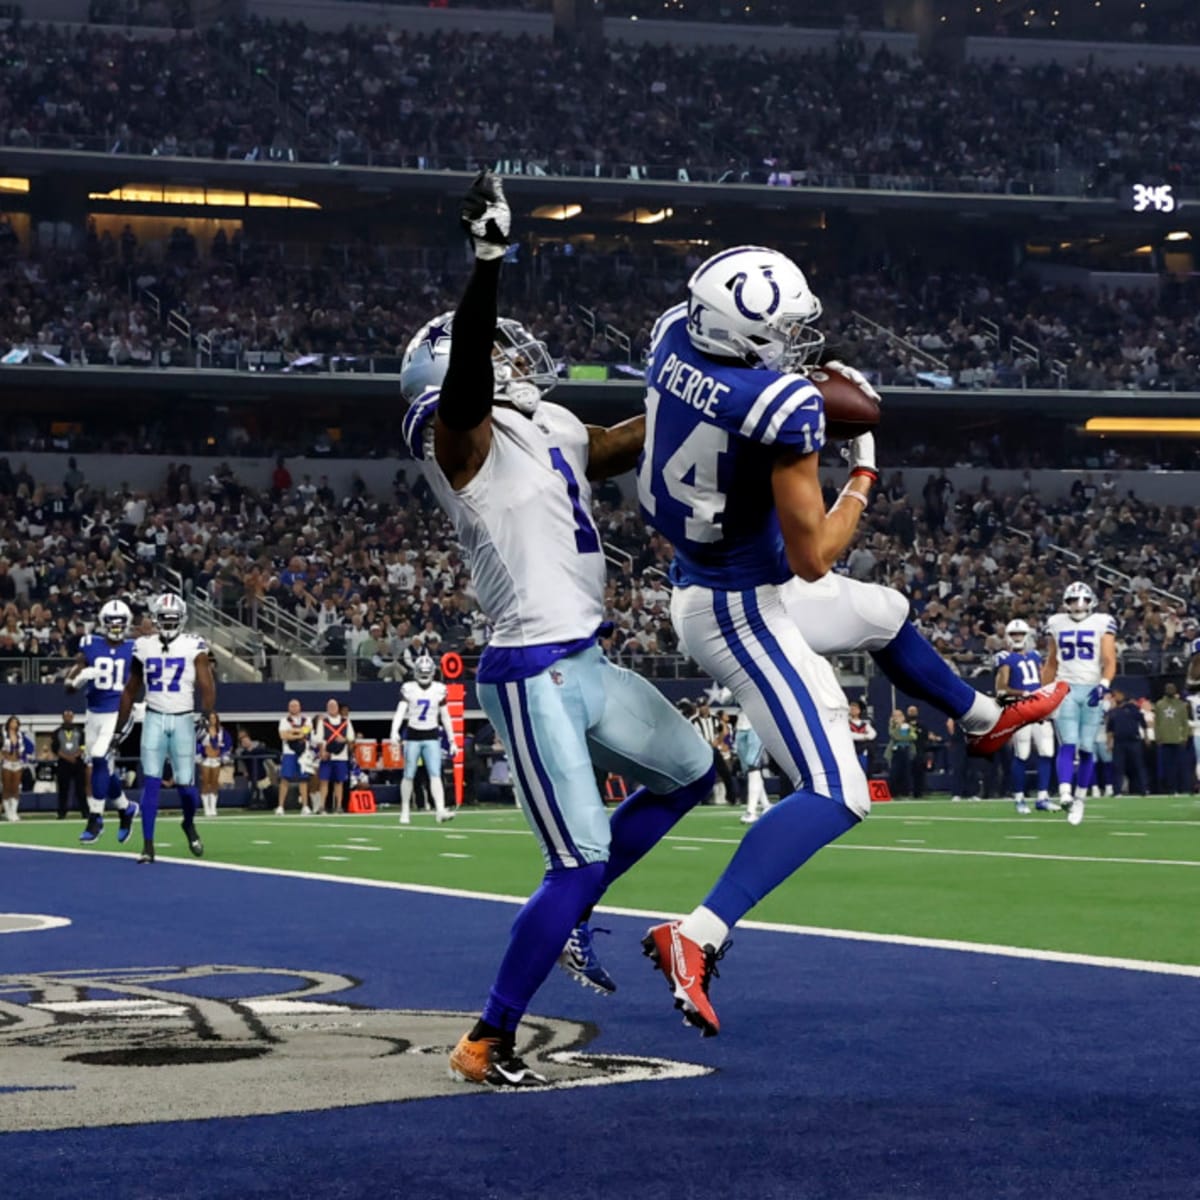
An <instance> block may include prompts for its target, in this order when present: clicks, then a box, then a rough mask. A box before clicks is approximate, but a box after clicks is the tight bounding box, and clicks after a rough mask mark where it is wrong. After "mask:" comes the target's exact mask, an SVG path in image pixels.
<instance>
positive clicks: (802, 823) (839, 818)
mask: <svg viewBox="0 0 1200 1200" xmlns="http://www.w3.org/2000/svg"><path fill="white" fill-rule="evenodd" d="M858 821H859V818H858V817H856V816H855V815H854V813H852V812H851V811H850V810H849V809H848V808H847V807H846V806H845V805H844V804H843V803H842V802H841V801H840V800H831V799H830V798H829V797H828V796H818V795H817V794H816V793H815V792H807V791H800V792H793V793H792V794H791V795H790V796H787V797H785V798H784V799H783V800H781V801H780V802H779V803H778V804H775V805H773V806H772V807H771V808H770V809H769V810H768V811H767V812H766V813H764V814H763V816H762V817H761V818H760V819H759V820H757V821H755V823H754V824H753V825H752V826H751V827H750V830H749V832H748V833H747V834H746V836H745V837H744V838H742V842H741V845H740V846H738V848H737V852H736V853H735V854H734V856H733V858H732V859H731V860H730V862H729V866H727V867H726V868H725V871H724V873H723V874H722V875H721V878H720V879H718V880H717V883H716V886H715V887H714V888H713V890H712V891H711V892H709V894H708V896H707V897H706V898H705V900H704V906H705V907H706V908H707V909H708V910H709V911H710V912H712V913H715V914H716V915H717V916H718V917H720V919H721V920H722V921H724V922H725V924H726V925H729V926H731V927H732V926H734V925H736V924H737V923H738V921H740V920H741V919H742V917H744V916H745V915H746V913H748V912H749V911H750V910H751V909H752V908H753V907H754V906H755V905H756V904H757V903H758V902H759V901H760V900H761V899H762V898H763V897H764V896H765V895H766V894H767V893H768V892H770V891H772V890H773V889H774V888H777V887H778V886H779V885H780V884H781V883H782V882H783V881H784V880H785V879H786V878H787V877H788V876H789V875H791V874H792V872H793V871H795V870H797V869H798V868H799V867H801V866H803V865H804V863H806V862H807V861H808V860H809V859H810V858H811V857H812V856H813V855H814V854H816V852H817V851H818V850H820V849H821V847H822V846H827V845H828V844H829V843H830V842H832V841H834V840H835V839H836V838H839V837H841V836H842V834H844V833H845V832H847V830H850V829H853V828H854V826H855V825H857V824H858ZM685 920H686V918H685ZM687 936H689V937H690V936H691V935H690V934H688V935H687ZM695 940H697V941H698V940H699V939H695ZM700 944H701V945H704V944H706V943H704V942H701V943H700ZM713 944H714V945H716V943H713Z"/></svg>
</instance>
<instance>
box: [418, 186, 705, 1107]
mask: <svg viewBox="0 0 1200 1200" xmlns="http://www.w3.org/2000/svg"><path fill="white" fill-rule="evenodd" d="M511 219H512V218H511V213H510V211H509V207H508V204H507V202H506V201H505V198H504V192H503V189H502V188H501V186H500V181H499V180H498V179H496V178H495V177H494V176H493V175H492V174H491V173H490V172H486V171H485V172H484V173H483V174H481V175H480V176H479V178H478V179H476V180H475V183H474V184H473V185H472V187H471V189H470V191H469V192H468V193H467V196H466V198H465V199H464V201H463V206H462V223H463V226H464V228H465V230H466V232H467V234H468V236H469V237H470V239H471V242H472V244H473V246H474V251H475V260H476V261H475V269H474V271H473V272H472V275H471V279H470V281H469V282H468V284H467V288H466V291H465V293H464V294H463V298H462V302H461V303H460V304H459V306H458V310H457V311H456V312H454V313H444V314H442V315H441V316H439V317H436V318H434V320H432V321H431V322H430V323H429V324H428V325H426V326H425V327H424V328H423V329H421V330H420V331H419V332H418V333H417V335H416V336H415V337H414V338H413V340H412V342H411V343H410V344H409V346H408V349H407V350H406V351H405V354H404V360H403V363H402V365H401V374H400V381H401V389H402V391H403V393H404V397H405V399H406V400H407V401H408V402H409V408H408V410H407V411H406V412H405V414H404V416H403V418H402V421H401V430H402V433H403V435H404V439H405V441H406V442H407V444H408V447H409V449H410V450H411V451H412V453H413V456H414V457H415V458H418V459H422V460H423V461H425V462H426V463H427V464H428V465H429V471H428V473H427V475H426V479H427V480H428V481H429V486H430V488H431V489H432V491H433V493H434V495H435V496H436V497H437V499H438V502H439V503H440V504H441V505H442V507H443V508H444V509H445V510H446V512H447V513H448V514H449V516H450V517H451V519H452V520H453V522H454V527H455V531H456V533H457V534H458V538H459V541H460V542H461V543H462V545H463V548H464V549H465V550H466V552H467V557H468V559H469V561H470V564H471V578H472V581H473V582H474V585H475V590H476V593H477V595H478V597H479V605H480V607H481V608H482V609H483V611H484V613H485V614H486V615H487V617H488V619H489V621H491V623H492V627H493V630H494V633H493V635H492V639H491V642H490V644H489V646H488V648H487V649H486V650H485V651H484V653H483V655H482V657H481V658H480V660H479V669H478V673H477V676H476V679H477V682H478V694H479V702H480V704H481V706H482V707H483V710H484V711H485V712H486V713H487V716H488V720H489V721H490V722H491V723H492V726H493V727H494V728H495V730H496V731H497V733H498V734H499V735H500V739H501V741H503V743H504V746H505V749H506V750H507V751H508V756H509V761H510V762H511V763H512V764H513V768H514V772H515V775H516V782H517V793H518V797H519V799H520V802H521V806H522V808H523V809H524V810H525V813H526V816H527V817H528V819H529V822H530V825H531V826H532V827H533V830H534V832H535V833H536V834H537V837H538V840H539V841H540V843H541V848H542V854H543V857H544V858H545V862H546V874H545V877H544V879H543V881H542V885H541V887H540V888H539V889H538V890H537V892H535V893H534V895H533V896H532V897H531V898H530V900H529V901H528V903H527V904H526V905H525V907H524V908H523V909H522V910H521V912H520V914H519V915H518V917H517V919H516V921H515V922H514V924H513V927H512V933H511V935H510V940H509V945H508V950H507V952H506V953H505V955H504V958H503V961H502V962H501V964H500V970H499V972H498V974H497V976H496V980H495V983H494V985H493V987H492V990H491V994H490V996H489V997H488V1001H487V1005H486V1006H485V1008H484V1010H483V1014H482V1016H481V1017H480V1020H479V1021H478V1022H477V1023H476V1025H475V1027H474V1028H473V1029H471V1030H470V1031H469V1032H468V1033H467V1034H465V1035H464V1036H463V1037H462V1039H461V1040H460V1041H459V1043H458V1045H457V1046H456V1047H455V1049H454V1052H453V1054H452V1055H451V1057H450V1067H451V1071H452V1072H453V1073H454V1074H455V1075H456V1076H458V1077H460V1078H462V1079H464V1080H467V1081H469V1082H473V1083H488V1084H492V1085H493V1086H498V1087H519V1086H528V1085H530V1084H539V1083H543V1082H545V1081H544V1080H543V1079H542V1078H541V1077H540V1076H539V1075H537V1074H536V1073H534V1072H533V1071H532V1070H530V1068H529V1067H527V1066H526V1065H525V1063H524V1062H522V1061H521V1059H520V1057H519V1054H518V1051H517V1046H516V1034H517V1026H518V1024H519V1023H520V1020H521V1017H522V1016H523V1014H524V1012H525V1009H526V1007H527V1006H528V1004H529V1002H530V1000H531V999H532V998H533V995H534V993H535V992H536V991H537V989H538V987H540V986H541V983H542V981H543V980H544V979H545V978H546V976H547V975H548V974H549V973H550V970H551V968H552V967H553V966H554V963H555V961H556V960H558V959H560V956H561V960H562V963H563V966H564V968H565V969H566V970H567V971H568V972H569V973H570V974H572V975H573V976H574V977H575V978H577V979H579V980H580V981H581V982H586V983H588V984H590V985H591V986H593V987H597V988H600V989H602V990H609V991H611V990H612V987H613V984H612V982H611V980H610V979H608V977H607V976H606V975H603V973H602V972H596V971H595V969H594V956H593V955H592V954H591V943H590V933H589V931H588V929H587V926H586V925H581V926H580V927H579V929H577V930H575V932H574V933H573V932H572V930H573V927H574V926H575V925H576V923H577V922H578V921H581V920H582V919H583V918H584V917H585V915H586V913H587V912H588V911H589V910H590V908H591V906H592V905H593V904H594V903H595V901H596V898H597V897H598V896H599V895H600V894H601V893H602V891H603V890H604V888H605V887H607V886H608V883H609V882H611V880H612V879H613V878H615V877H616V875H618V874H620V873H621V872H622V871H624V870H626V869H627V868H628V867H629V866H631V865H632V864H633V863H634V862H636V861H637V860H638V859H639V858H640V857H641V856H642V855H643V854H645V853H646V851H647V850H649V849H650V847H651V846H653V845H654V844H655V842H656V841H658V839H659V838H660V837H661V836H662V835H663V834H664V833H665V832H666V831H667V830H668V829H669V828H670V827H671V826H672V825H673V824H674V823H675V822H676V821H677V820H678V819H679V818H680V816H682V815H683V813H685V812H687V811H688V809H689V808H691V807H692V806H693V805H695V804H696V803H697V802H698V801H700V800H702V799H703V798H704V796H705V795H706V794H707V793H708V791H709V790H710V789H711V787H712V780H713V774H714V771H713V751H712V747H711V746H709V745H707V744H706V743H705V742H704V740H703V739H702V738H701V737H700V736H699V735H698V734H697V733H696V731H695V730H694V729H693V728H692V727H691V725H689V724H688V722H687V721H685V720H684V719H683V717H682V716H681V715H680V714H679V713H678V712H677V711H676V710H675V708H674V707H673V706H672V705H671V704H670V703H669V702H668V701H667V700H666V698H665V697H664V696H663V695H662V694H661V693H660V692H659V691H658V690H657V689H656V688H655V687H654V686H653V685H652V684H650V683H647V682H646V681H645V680H643V679H640V678H639V677H638V676H636V675H633V674H631V673H630V672H629V671H624V670H621V669H620V668H618V667H615V666H613V665H612V663H610V662H609V661H608V660H607V659H606V658H605V657H604V654H603V652H602V651H601V649H600V646H599V644H598V637H599V632H600V626H601V623H602V622H603V620H604V585H605V564H604V554H603V552H602V549H601V545H600V535H599V533H598V532H597V530H596V526H595V524H594V523H593V521H592V516H591V481H592V480H595V479H607V478H609V477H611V476H614V475H619V474H621V473H623V472H625V471H629V470H632V469H633V467H634V465H635V464H636V462H637V456H638V451H639V450H640V449H641V446H642V439H643V435H644V432H645V424H644V421H643V419H642V418H640V417H639V418H634V419H633V420H631V421H626V422H624V423H623V424H620V425H616V426H614V427H613V428H611V429H601V428H597V427H595V426H585V425H584V424H583V423H582V422H581V421H580V420H579V419H578V418H577V417H576V416H574V415H573V414H572V413H570V412H568V411H567V410H566V409H565V408H562V407H560V406H559V405H557V404H550V403H547V402H546V401H545V400H543V395H544V394H545V393H546V392H548V391H550V389H551V388H552V387H553V386H554V384H555V382H556V380H557V376H556V372H555V367H554V362H553V360H552V359H551V357H550V354H549V352H548V351H547V349H546V346H545V344H544V343H543V342H541V341H539V340H538V339H537V338H535V337H534V336H533V334H531V333H530V332H529V330H527V329H525V328H524V327H523V326H521V325H519V324H518V323H517V322H516V321H511V320H506V319H498V318H497V312H496V292H497V287H498V284H499V280H500V267H501V263H502V262H503V261H504V253H505V247H506V246H507V245H508V233H509V227H510V224H511ZM593 762H594V763H595V764H596V765H598V766H601V767H603V768H605V769H606V770H612V771H617V772H619V773H620V774H622V775H624V776H625V777H626V778H633V779H636V780H637V781H638V782H639V783H641V784H642V785H643V786H642V787H640V788H639V789H638V790H637V791H636V792H634V793H633V795H632V796H630V797H629V799H627V800H626V801H625V803H624V804H622V805H621V807H620V808H619V809H618V810H617V811H616V813H614V814H613V818H612V822H611V825H610V822H609V819H608V815H607V814H606V812H605V810H604V801H603V799H602V798H601V796H600V793H599V791H598V790H597V788H596V778H595V774H594V772H593ZM568 939H569V940H570V945H569V946H568V945H567V942H568Z"/></svg>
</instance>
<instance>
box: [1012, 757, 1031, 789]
mask: <svg viewBox="0 0 1200 1200" xmlns="http://www.w3.org/2000/svg"><path fill="white" fill-rule="evenodd" d="M1027 765H1028V764H1027V762H1026V760H1025V759H1023V758H1018V757H1017V756H1016V755H1015V754H1014V755H1013V760H1012V787H1013V795H1014V796H1024V795H1025V768H1026V766H1027Z"/></svg>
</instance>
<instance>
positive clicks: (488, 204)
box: [459, 171, 512, 259]
mask: <svg viewBox="0 0 1200 1200" xmlns="http://www.w3.org/2000/svg"><path fill="white" fill-rule="evenodd" d="M459 222H460V224H461V225H462V227H463V229H464V230H466V232H467V235H468V236H469V237H470V239H471V241H472V242H473V243H474V245H475V257H476V258H482V259H495V258H503V257H504V252H505V251H506V250H507V249H508V231H509V229H511V228H512V212H511V210H510V209H509V207H508V201H507V200H505V198H504V185H503V184H502V183H501V182H500V177H499V176H498V175H493V174H492V172H491V171H480V172H479V174H478V175H477V176H476V177H475V182H474V183H472V184H471V186H470V188H469V189H468V191H467V194H466V195H465V196H464V197H463V202H462V209H461V215H460V217H459Z"/></svg>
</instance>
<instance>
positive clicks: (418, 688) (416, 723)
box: [400, 679, 446, 735]
mask: <svg viewBox="0 0 1200 1200" xmlns="http://www.w3.org/2000/svg"><path fill="white" fill-rule="evenodd" d="M400 699H401V700H402V701H403V702H404V706H405V707H404V718H405V720H406V721H407V723H408V732H409V734H410V735H411V734H414V733H432V734H435V735H436V732H437V730H438V728H439V727H440V725H441V720H440V714H441V711H442V705H443V704H445V703H446V685H445V684H444V683H438V682H437V681H436V680H434V682H433V683H427V684H420V683H417V681H416V680H415V679H410V680H409V681H408V683H406V684H405V685H404V686H403V687H402V688H401V689H400Z"/></svg>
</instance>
